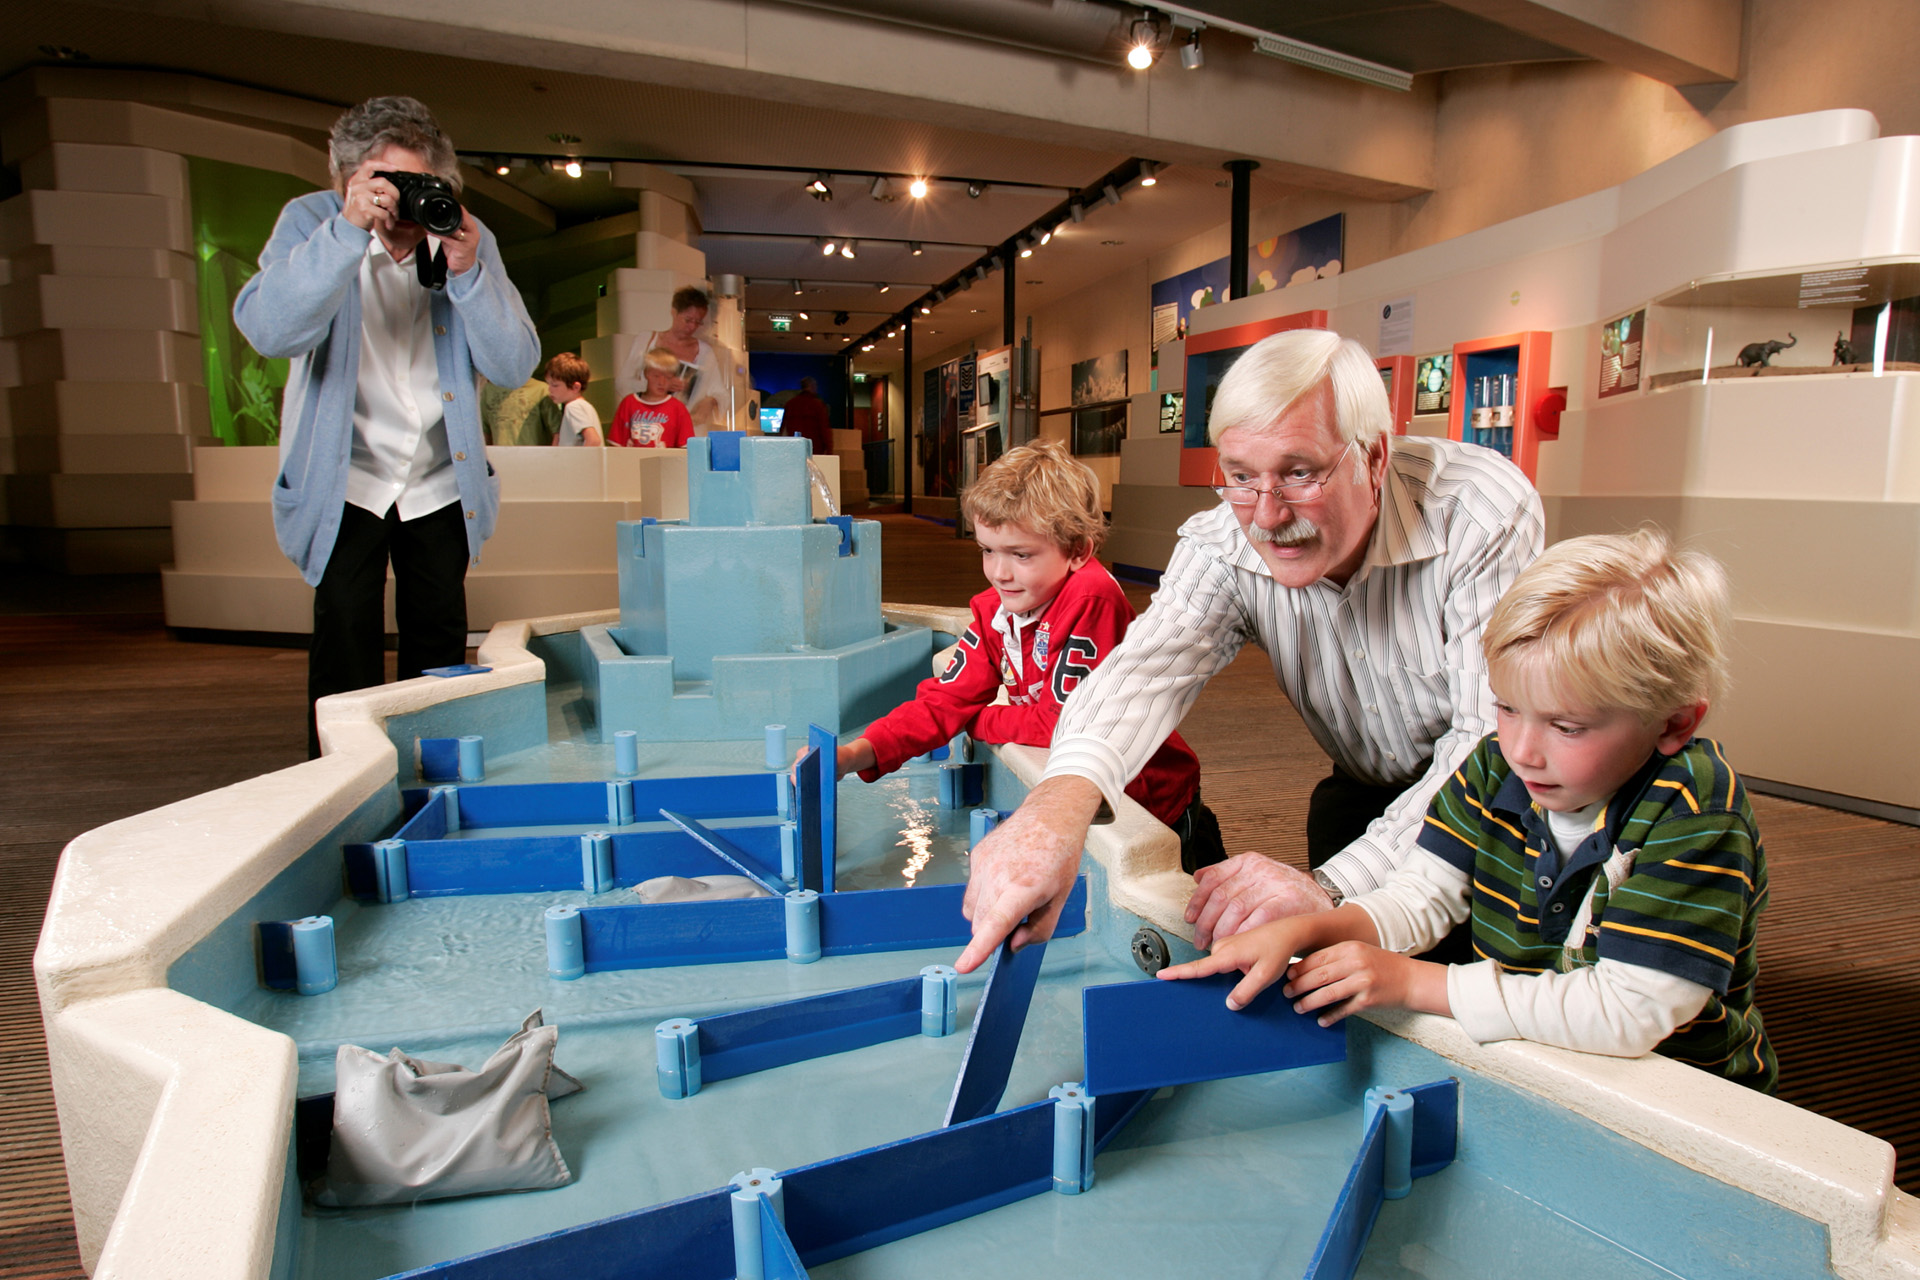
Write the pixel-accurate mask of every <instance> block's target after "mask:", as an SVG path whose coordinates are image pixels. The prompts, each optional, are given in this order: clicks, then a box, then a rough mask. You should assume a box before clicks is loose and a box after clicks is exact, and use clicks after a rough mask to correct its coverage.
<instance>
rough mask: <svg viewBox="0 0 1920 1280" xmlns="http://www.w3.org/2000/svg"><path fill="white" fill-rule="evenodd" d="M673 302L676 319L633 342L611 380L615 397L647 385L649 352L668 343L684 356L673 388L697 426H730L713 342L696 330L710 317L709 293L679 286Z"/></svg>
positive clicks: (702, 429)
mask: <svg viewBox="0 0 1920 1280" xmlns="http://www.w3.org/2000/svg"><path fill="white" fill-rule="evenodd" d="M669 305H670V306H671V307H672V308H673V323H672V324H670V325H668V326H667V327H666V328H665V329H662V330H660V331H658V332H657V333H650V334H648V335H647V336H646V337H645V338H643V339H641V340H640V341H639V342H636V343H634V344H633V350H632V351H631V352H630V353H629V354H628V356H627V359H626V363H625V364H624V365H623V366H621V369H620V376H619V377H617V378H615V379H614V383H613V393H614V396H615V397H616V403H617V402H618V401H619V400H624V399H626V398H627V397H628V396H630V395H633V394H635V393H636V392H639V391H643V390H645V389H646V385H647V384H646V362H647V353H648V352H650V351H652V350H654V349H655V348H657V347H665V348H666V349H667V350H668V351H671V352H673V354H674V355H676V356H678V357H679V358H680V371H679V373H678V374H677V375H676V376H675V379H674V385H673V394H674V396H675V398H677V399H678V400H679V401H680V403H681V404H684V405H686V406H687V412H688V414H689V415H690V416H691V417H692V418H693V422H694V426H695V428H696V429H697V430H698V431H700V432H703V433H704V432H707V431H711V430H714V429H715V428H722V429H724V428H726V427H727V426H728V423H727V421H726V418H727V413H728V405H727V381H726V377H725V375H724V374H723V372H722V370H721V368H720V357H719V355H718V354H717V353H716V352H715V351H714V349H713V344H712V343H711V342H708V341H707V340H706V339H705V338H702V337H700V336H698V335H699V333H700V329H701V327H702V326H703V325H705V324H706V323H707V312H708V310H709V309H710V307H711V305H712V302H711V299H709V298H708V297H707V294H706V291H705V290H704V289H696V288H694V287H693V286H691V285H689V286H687V287H686V288H684V289H677V290H675V291H674V295H673V299H672V301H671V303H670V304H669Z"/></svg>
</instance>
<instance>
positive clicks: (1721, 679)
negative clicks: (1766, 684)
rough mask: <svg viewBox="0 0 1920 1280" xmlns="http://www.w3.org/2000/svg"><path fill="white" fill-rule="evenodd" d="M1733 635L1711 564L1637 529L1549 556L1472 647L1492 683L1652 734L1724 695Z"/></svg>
mask: <svg viewBox="0 0 1920 1280" xmlns="http://www.w3.org/2000/svg"><path fill="white" fill-rule="evenodd" d="M1731 628H1732V607H1731V604H1730V600H1729V592H1728V589H1727V575H1726V571H1725V570H1724V569H1722V568H1721V567H1720V563H1719V561H1717V560H1715V559H1714V558H1713V557H1712V556H1709V555H1706V554H1705V553H1703V552H1699V551H1676V550H1674V549H1673V546H1672V545H1671V544H1670V543H1669V542H1668V540H1667V536H1666V535H1665V534H1664V533H1661V532H1660V531H1658V530H1656V529H1637V530H1635V531H1634V532H1632V533H1624V534H1592V535H1589V536H1587V537H1582V538H1568V539H1567V540H1566V541H1564V542H1557V543H1555V544H1554V545H1553V546H1551V547H1548V548H1547V549H1546V551H1545V552H1544V553H1543V554H1542V555H1541V556H1540V558H1539V559H1538V560H1535V561H1534V562H1533V564H1532V565H1530V566H1529V567H1528V568H1527V569H1526V570H1525V571H1524V572H1523V573H1521V574H1520V576H1519V577H1518V578H1516V579H1514V582H1513V585H1512V586H1511V587H1509V588H1507V593H1506V594H1505V595H1503V596H1501V597H1500V602H1499V603H1498V604H1496V605H1495V606H1494V608H1493V616H1492V617H1491V618H1489V619H1488V620H1487V628H1486V631H1485V633H1484V634H1483V636H1482V640H1481V642H1482V644H1483V646H1484V647H1485V650H1486V655H1487V668H1488V670H1489V671H1490V672H1492V673H1493V675H1494V677H1495V678H1496V679H1500V678H1501V677H1502V676H1504V675H1507V674H1509V673H1511V674H1512V675H1514V676H1516V677H1518V678H1519V679H1521V680H1523V681H1531V682H1534V685H1535V687H1536V688H1550V689H1553V690H1554V691H1556V693H1557V694H1559V695H1560V696H1565V697H1570V698H1573V699H1576V700H1577V701H1578V702H1580V703H1581V704H1583V705H1585V706H1589V707H1594V708H1621V709H1625V710H1629V711H1634V712H1637V713H1638V714H1639V715H1640V717H1641V718H1642V719H1643V720H1645V721H1647V722H1648V723H1654V722H1657V721H1659V720H1662V719H1664V718H1666V717H1667V716H1669V715H1672V714H1673V713H1674V712H1675V711H1677V710H1679V709H1680V708H1682V707H1689V706H1693V705H1694V704H1696V703H1701V702H1705V703H1713V702H1715V701H1717V700H1718V699H1719V698H1720V696H1721V695H1722V694H1723V693H1724V692H1725V691H1726V685H1727V636H1728V632H1729V631H1730V630H1731Z"/></svg>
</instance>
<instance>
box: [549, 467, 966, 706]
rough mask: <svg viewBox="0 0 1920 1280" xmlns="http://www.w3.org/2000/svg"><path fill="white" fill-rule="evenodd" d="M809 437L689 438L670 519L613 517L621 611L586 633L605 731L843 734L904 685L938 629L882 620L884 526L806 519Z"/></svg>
mask: <svg viewBox="0 0 1920 1280" xmlns="http://www.w3.org/2000/svg"><path fill="white" fill-rule="evenodd" d="M812 451H813V448H812V445H810V444H809V443H808V442H807V441H805V440H800V439H769V438H766V437H758V436H748V435H747V434H746V433H744V432H738V431H716V432H713V433H712V434H710V435H706V436H699V437H696V438H694V439H692V440H689V441H688V442H687V508H688V513H689V518H688V519H687V520H686V521H685V522H684V523H683V522H679V521H674V522H661V521H656V520H650V519H649V520H639V521H622V522H621V523H620V525H619V559H620V624H619V625H618V626H590V627H583V628H582V629H581V631H580V643H581V647H582V649H583V653H582V655H581V656H582V659H583V661H582V670H583V673H584V677H585V683H586V691H587V697H588V699H589V701H590V702H591V704H592V706H593V708H594V716H595V720H596V722H597V723H598V726H599V731H600V740H601V741H603V742H611V741H613V735H614V734H615V733H616V732H618V731H619V730H622V729H631V730H633V731H634V732H635V733H637V734H638V735H639V736H640V737H641V738H642V739H644V740H647V741H651V742H685V741H697V740H713V739H741V738H757V737H760V736H761V735H762V733H763V731H764V729H765V726H767V725H768V724H773V723H784V724H791V725H805V724H817V725H820V726H821V727H823V728H826V729H829V730H831V731H833V732H835V733H839V732H841V731H843V730H845V729H850V728H852V727H853V726H855V725H861V724H865V723H867V722H869V721H871V720H874V719H877V718H878V717H880V716H882V715H884V714H886V713H887V712H888V711H891V710H892V709H893V708H894V707H895V706H897V705H899V704H900V703H901V702H904V701H906V700H907V699H908V698H911V697H912V696H913V690H914V686H915V684H916V683H917V682H918V681H919V680H920V679H922V678H923V677H924V676H925V675H926V674H927V672H928V668H929V664H930V663H931V661H932V657H933V633H932V632H930V631H928V630H927V629H926V628H924V627H896V626H892V625H890V624H888V623H887V622H885V621H884V620H882V618H881V617H880V525H879V523H878V522H877V521H873V520H855V519H852V518H851V517H848V516H833V517H829V518H828V519H827V520H826V521H823V522H821V523H817V524H816V523H815V522H814V521H813V520H812V518H811V515H812V496H811V489H810V486H809V482H808V475H807V459H808V457H809V455H810V454H811V453H812Z"/></svg>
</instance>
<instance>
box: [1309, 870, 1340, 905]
mask: <svg viewBox="0 0 1920 1280" xmlns="http://www.w3.org/2000/svg"><path fill="white" fill-rule="evenodd" d="M1313 882H1314V883H1315V884H1317V885H1319V886H1320V887H1321V888H1322V889H1325V890H1326V891H1327V896H1328V897H1329V898H1332V899H1333V905H1334V906H1336V907H1337V906H1339V905H1340V904H1341V903H1343V902H1345V901H1346V900H1347V891H1346V890H1345V889H1342V888H1341V887H1340V886H1339V885H1337V884H1335V883H1334V882H1333V877H1332V876H1330V875H1328V874H1327V873H1326V872H1324V871H1316V872H1314V873H1313Z"/></svg>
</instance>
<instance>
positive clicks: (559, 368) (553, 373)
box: [547, 351, 593, 388]
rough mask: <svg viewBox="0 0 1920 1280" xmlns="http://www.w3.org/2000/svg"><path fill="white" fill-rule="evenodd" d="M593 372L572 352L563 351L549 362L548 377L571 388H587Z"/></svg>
mask: <svg viewBox="0 0 1920 1280" xmlns="http://www.w3.org/2000/svg"><path fill="white" fill-rule="evenodd" d="M592 376H593V370H592V369H591V368H589V367H588V366H587V362H586V361H585V360H582V359H581V358H580V357H579V356H577V355H575V354H574V353H573V352H571V351H562V352H560V353H559V354H558V355H555V356H554V357H553V358H552V359H550V360H548V361H547V377H549V378H552V379H553V380H554V381H555V382H561V383H565V384H566V385H567V386H570V387H581V388H585V387H586V385H587V379H589V378H591V377H592Z"/></svg>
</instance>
